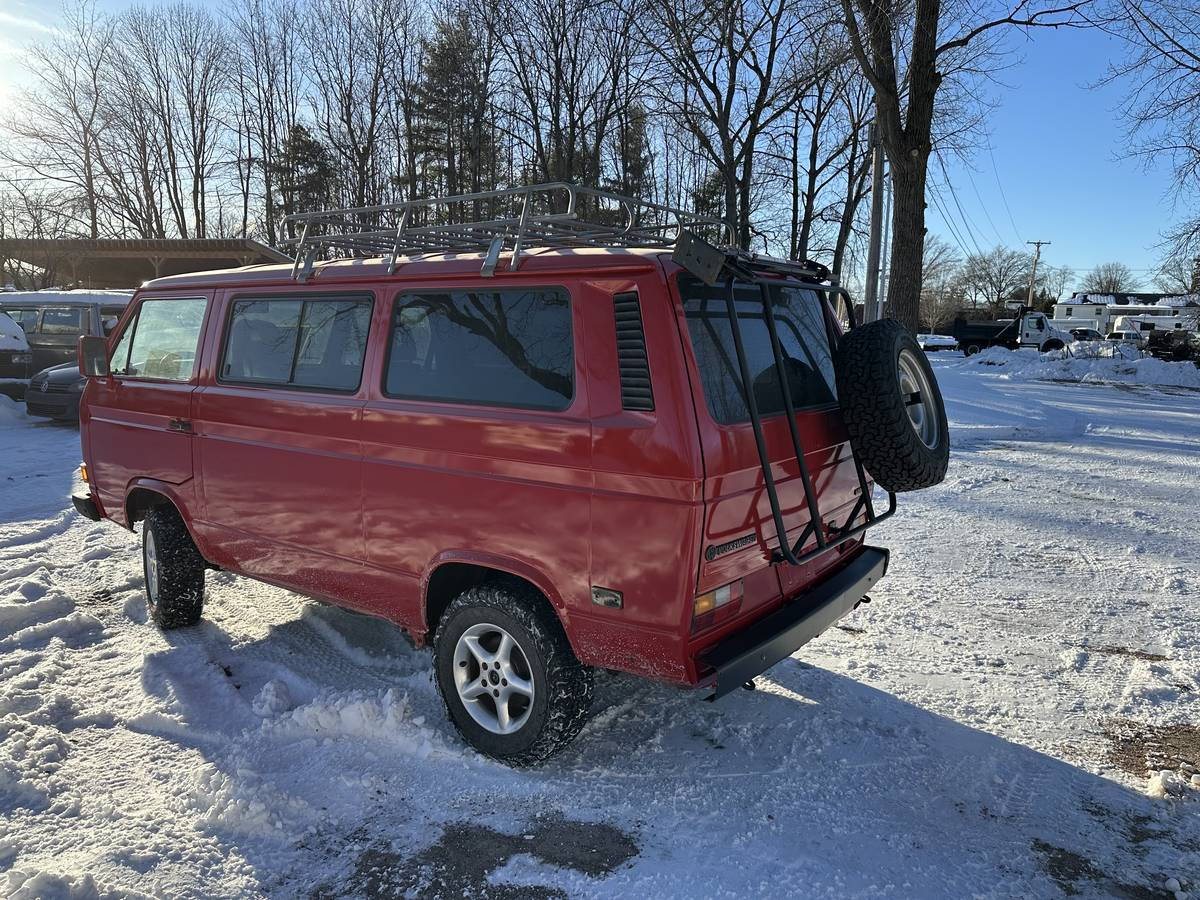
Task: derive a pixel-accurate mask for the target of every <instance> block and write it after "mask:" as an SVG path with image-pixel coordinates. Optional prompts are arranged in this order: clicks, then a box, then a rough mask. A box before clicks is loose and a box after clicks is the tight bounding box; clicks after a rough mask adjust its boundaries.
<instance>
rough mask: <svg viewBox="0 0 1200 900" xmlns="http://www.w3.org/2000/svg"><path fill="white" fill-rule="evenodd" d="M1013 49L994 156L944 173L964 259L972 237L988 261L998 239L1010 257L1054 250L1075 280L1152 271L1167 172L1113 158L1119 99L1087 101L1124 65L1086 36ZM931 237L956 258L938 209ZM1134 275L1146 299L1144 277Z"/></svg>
mask: <svg viewBox="0 0 1200 900" xmlns="http://www.w3.org/2000/svg"><path fill="white" fill-rule="evenodd" d="M1016 47H1017V55H1016V56H1015V57H1014V64H1013V66H1012V67H1011V68H1010V69H1008V70H1007V71H1005V72H1003V73H1001V75H1000V78H1001V79H1002V80H1003V82H1004V84H1003V86H997V87H996V88H995V89H994V91H993V93H994V94H995V99H996V101H997V103H998V105H997V107H996V109H995V111H994V112H993V114H992V115H991V116H989V120H988V132H989V139H990V141H991V149H992V154H990V155H989V153H988V152H987V150H986V149H984V150H982V151H981V152H978V153H976V154H975V155H974V157H973V158H972V160H971V161H970V163H966V164H964V163H959V162H955V161H950V162H949V165H948V169H949V174H950V182H951V184H952V185H953V186H954V190H955V194H956V196H957V197H958V200H959V202H960V203H961V205H962V208H963V212H964V213H965V215H966V219H967V226H969V229H968V227H964V225H963V224H962V222H961V217H960V216H959V213H958V209H957V208H956V207H955V206H954V204H953V202H952V201H951V199H950V198H949V197H948V196H947V197H943V201H944V205H945V206H946V208H947V214H948V217H949V218H950V219H951V224H952V225H953V230H954V231H956V232H957V234H958V237H959V238H961V240H962V242H963V243H964V244H966V247H967V249H968V250H971V251H973V250H974V243H973V242H972V241H971V238H970V235H969V233H968V231H969V232H970V233H973V234H974V238H975V242H977V243H978V244H979V245H981V246H982V247H983V248H984V249H985V250H986V249H989V248H990V247H993V246H995V245H996V244H997V243H999V242H1001V239H1003V242H1004V243H1006V244H1009V245H1011V246H1015V245H1017V240H1018V237H1019V238H1020V240H1021V241H1026V240H1049V241H1052V242H1053V243H1052V245H1051V246H1049V247H1045V248H1043V251H1042V253H1043V259H1045V260H1046V261H1048V262H1050V263H1052V264H1054V265H1059V266H1070V267H1073V268H1074V269H1076V270H1077V272H1078V274H1079V275H1080V276H1082V275H1084V274H1086V272H1087V270H1088V269H1090V268H1092V267H1093V266H1095V265H1097V264H1098V263H1102V262H1108V261H1110V260H1117V261H1120V262H1123V263H1125V264H1126V265H1127V266H1129V267H1130V268H1133V269H1135V270H1139V269H1140V270H1146V269H1152V268H1153V267H1154V266H1155V264H1156V262H1157V261H1158V256H1159V254H1158V252H1157V250H1156V248H1155V245H1156V244H1157V242H1158V240H1159V235H1160V234H1161V232H1162V230H1163V229H1164V228H1165V227H1167V226H1168V225H1170V223H1171V222H1172V221H1173V220H1174V219H1175V218H1176V217H1177V213H1176V211H1175V209H1174V208H1173V204H1172V202H1171V198H1170V196H1169V187H1170V171H1169V169H1168V167H1167V166H1165V165H1163V166H1153V167H1151V168H1150V169H1149V170H1147V169H1146V168H1145V167H1144V164H1143V161H1141V160H1134V159H1128V158H1121V157H1122V153H1123V150H1124V148H1125V146H1126V144H1127V139H1126V135H1125V129H1124V126H1123V125H1122V123H1121V122H1120V120H1119V117H1118V115H1117V108H1118V106H1119V105H1120V102H1121V99H1122V97H1123V93H1124V91H1123V88H1122V87H1121V86H1118V85H1111V86H1106V87H1104V88H1100V89H1096V90H1089V89H1088V88H1089V85H1092V84H1094V83H1095V82H1096V81H1097V80H1098V79H1100V78H1101V77H1102V76H1103V75H1104V73H1105V70H1106V67H1107V65H1108V62H1109V60H1112V59H1117V58H1120V54H1121V53H1122V48H1121V45H1120V43H1119V42H1118V41H1116V40H1115V39H1113V38H1110V37H1108V36H1106V35H1104V34H1102V33H1100V32H1098V31H1095V30H1091V29H1088V30H1077V29H1058V30H1049V29H1043V30H1038V31H1035V32H1032V33H1031V34H1030V37H1029V39H1024V38H1020V39H1018V43H1017V44H1016ZM992 157H994V159H995V169H993V166H992ZM997 173H999V179H997ZM939 175H940V173H939ZM998 183H999V184H1002V185H1003V192H1002V191H1001V189H1000V187H998ZM976 191H978V195H977V194H976ZM1006 200H1007V204H1008V209H1011V211H1012V221H1011V222H1010V219H1009V215H1008V212H1007V211H1006V208H1005V201H1006ZM989 216H990V221H989ZM1013 222H1015V228H1014V225H1013ZM928 225H929V230H930V231H931V232H934V233H936V234H940V235H942V236H943V237H945V238H946V239H947V240H948V241H950V242H951V243H952V244H955V245H956V246H957V244H958V241H957V240H956V238H955V235H954V233H953V232H952V230H951V229H950V228H949V227H947V225H946V223H945V217H944V216H943V215H942V213H941V212H940V211H939V209H938V207H937V205H936V204H934V203H930V207H929V216H928ZM993 226H994V227H993ZM1014 231H1015V232H1016V233H1014ZM997 232H998V235H997ZM1030 249H1032V248H1030ZM1135 274H1137V275H1139V276H1142V277H1144V278H1145V280H1146V285H1145V286H1146V287H1148V288H1149V287H1150V285H1149V277H1150V276H1151V275H1152V272H1149V271H1138V272H1136V273H1135Z"/></svg>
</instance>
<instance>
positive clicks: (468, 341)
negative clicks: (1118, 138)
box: [384, 288, 575, 410]
mask: <svg viewBox="0 0 1200 900" xmlns="http://www.w3.org/2000/svg"><path fill="white" fill-rule="evenodd" d="M573 341H574V339H573V337H572V332H571V304H570V299H569V297H568V295H567V293H566V292H565V291H562V290H554V289H547V288H539V289H535V290H502V291H449V292H446V293H427V294H405V295H402V296H400V297H398V298H397V299H396V314H395V318H394V320H393V323H392V340H391V345H390V347H389V350H388V363H387V372H386V375H385V382H384V393H386V394H387V395H388V396H390V397H406V398H409V399H415V400H440V401H446V402H450V403H475V404H483V405H487V406H508V407H515V408H518V409H552V410H555V409H566V408H567V407H568V406H569V405H570V403H571V399H572V398H573V397H574V395H575V381H574V373H575V353H574V343H573Z"/></svg>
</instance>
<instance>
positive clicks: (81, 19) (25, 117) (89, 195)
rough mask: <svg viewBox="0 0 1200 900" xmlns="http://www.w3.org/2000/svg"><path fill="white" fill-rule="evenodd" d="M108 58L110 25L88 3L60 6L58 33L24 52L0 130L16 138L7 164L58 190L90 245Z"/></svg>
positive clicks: (96, 228) (97, 208) (95, 226)
mask: <svg viewBox="0 0 1200 900" xmlns="http://www.w3.org/2000/svg"><path fill="white" fill-rule="evenodd" d="M115 53H116V49H115V42H114V38H113V23H112V21H111V20H110V19H108V18H107V17H105V16H103V15H101V14H100V13H99V12H98V11H97V9H96V6H95V4H94V3H93V2H90V0H85V2H81V3H80V4H79V5H78V6H68V7H66V8H65V10H64V18H63V22H62V25H61V26H60V27H59V29H58V30H57V31H56V32H55V33H54V34H53V35H52V36H50V37H49V38H47V39H46V40H45V41H43V42H41V43H37V44H34V45H33V46H32V47H31V48H30V49H29V58H30V60H31V65H30V66H29V67H28V68H29V73H30V76H31V78H32V84H31V87H30V88H29V89H28V90H27V91H24V92H23V93H21V94H20V95H19V96H18V100H17V115H16V116H15V117H13V118H12V119H11V120H10V121H9V122H8V123H7V126H8V130H9V132H10V133H11V134H12V135H13V136H14V137H15V138H16V141H15V145H14V146H13V147H11V148H10V150H9V152H8V153H7V154H6V155H7V157H8V159H9V160H10V161H11V162H13V163H16V164H17V165H19V166H21V167H22V168H23V169H25V170H27V171H29V172H31V173H33V174H35V175H37V176H38V177H40V178H44V179H46V181H47V182H50V183H52V184H56V185H58V186H59V187H61V188H66V189H67V198H68V200H69V202H70V203H71V204H72V205H74V204H78V206H79V207H80V208H81V211H82V217H83V221H84V224H85V229H86V232H87V234H88V235H89V236H90V237H93V238H95V237H99V236H100V227H101V222H100V214H101V197H100V193H101V179H102V177H103V172H102V170H101V167H100V161H99V158H98V157H99V154H100V141H101V135H102V132H103V130H104V125H105V122H104V115H103V84H104V77H105V71H106V69H107V68H108V66H109V65H111V64H112V61H113V59H114V56H115Z"/></svg>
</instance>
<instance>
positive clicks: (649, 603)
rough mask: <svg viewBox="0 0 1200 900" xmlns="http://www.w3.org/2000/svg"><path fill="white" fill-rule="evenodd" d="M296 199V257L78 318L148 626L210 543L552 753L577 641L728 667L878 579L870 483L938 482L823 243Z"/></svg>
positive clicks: (211, 551) (637, 220)
mask: <svg viewBox="0 0 1200 900" xmlns="http://www.w3.org/2000/svg"><path fill="white" fill-rule="evenodd" d="M564 198H565V199H564ZM581 198H582V199H581ZM462 202H466V203H471V204H474V205H475V207H478V205H479V204H480V203H481V202H486V203H487V204H490V209H491V210H492V218H490V219H486V220H476V221H472V222H470V223H467V224H460V225H454V224H447V223H448V222H451V223H452V222H454V221H455V219H454V217H453V216H452V215H451V214H449V213H447V212H446V211H447V210H452V209H454V208H455V207H454V206H453V204H454V203H462ZM556 202H558V203H559V204H560V205H559V207H558V208H555V207H554V206H553V204H554V203H556ZM506 203H507V204H510V205H509V206H508V207H505V206H504V204H506ZM605 203H607V204H609V206H610V207H615V208H616V209H617V211H618V212H621V213H623V214H624V216H625V217H624V218H623V219H622V218H620V217H619V216H614V215H613V214H611V213H608V214H602V213H603V208H602V206H603V204H605ZM564 206H565V209H564V208H563V207H564ZM585 206H586V208H585ZM505 209H510V210H512V211H511V214H507V213H506V212H505ZM589 210H590V211H591V212H592V214H593V215H592V219H591V220H589V219H588V218H587V216H586V215H585V213H587V212H588V211H589ZM649 219H653V220H654V222H655V224H646V220H649ZM367 221H369V222H370V224H363V223H364V222H367ZM381 221H382V224H380V223H381ZM614 221H615V224H614ZM663 221H665V222H666V224H665V225H663V224H657V223H661V222H663ZM351 222H352V223H353V227H351V226H350V225H348V224H347V223H351ZM292 224H294V225H296V226H297V227H298V228H301V229H303V234H302V236H301V237H300V238H298V239H297V244H298V247H297V257H296V258H297V262H296V264H295V265H294V266H291V267H289V266H286V265H283V266H279V265H268V266H255V267H248V268H243V269H236V270H228V271H219V272H206V273H201V274H194V275H181V276H173V277H168V278H160V279H157V280H155V281H152V282H150V283H148V284H146V285H145V286H144V287H143V288H142V289H141V290H140V291H138V293H137V295H136V297H135V298H134V300H133V302H131V303H130V306H129V309H128V311H127V313H126V314H125V315H124V316H123V318H122V321H121V323H120V325H119V327H118V328H117V329H116V331H115V333H114V334H113V335H112V336H111V337H110V338H109V339H108V340H107V342H105V340H104V339H103V338H85V339H83V340H82V341H81V345H80V360H81V367H82V369H83V371H84V373H85V374H87V375H89V376H90V377H89V380H88V385H87V387H86V390H85V392H84V396H83V402H82V404H81V410H80V412H81V423H82V432H81V433H82V443H83V455H84V461H85V473H86V480H87V483H88V487H89V492H88V493H87V494H86V495H82V496H76V497H75V498H74V502H75V505H76V507H77V508H78V509H79V510H80V512H82V513H83V514H84V515H87V516H89V517H91V518H96V519H98V518H101V517H104V518H108V519H111V520H112V521H114V522H116V523H117V524H119V525H122V526H124V527H126V528H133V527H134V526H135V524H136V523H138V522H141V523H142V539H143V548H144V550H143V557H144V566H145V577H146V593H147V598H148V605H149V609H150V612H151V616H152V619H153V621H154V622H156V623H157V624H158V625H159V626H161V627H163V628H174V627H179V626H187V625H192V624H194V623H196V622H197V621H198V620H199V618H200V616H201V612H202V607H203V597H204V580H205V570H206V569H208V568H214V569H216V568H219V569H224V570H227V571H230V572H235V573H238V574H240V575H244V576H247V577H250V578H254V579H258V580H261V581H264V582H268V583H271V584H275V585H279V586H281V587H284V588H287V589H290V590H293V591H297V592H300V593H302V594H305V595H309V596H313V597H317V598H322V599H324V600H327V601H330V602H333V603H337V604H340V605H343V606H346V607H350V608H353V609H356V610H361V611H364V612H367V613H373V614H376V615H378V616H381V617H383V618H386V619H388V620H390V621H391V622H394V623H396V624H397V625H398V626H400V627H401V628H403V629H404V630H405V631H406V632H408V633H409V634H410V635H411V636H412V638H413V640H414V641H415V642H416V643H417V644H418V645H420V644H425V643H431V644H432V646H433V652H434V656H435V672H436V680H437V683H438V685H439V688H440V690H441V693H442V695H443V698H444V699H445V702H446V706H447V710H448V712H449V716H450V719H451V721H453V723H454V724H455V726H456V727H457V728H458V730H459V731H460V732H461V734H462V736H463V737H464V738H465V739H466V740H467V741H468V742H469V743H470V744H472V745H473V746H474V747H476V748H478V749H479V750H480V751H482V752H484V753H487V754H490V755H492V756H495V757H497V758H500V759H503V760H506V761H508V762H511V763H514V764H528V763H532V762H536V761H538V760H541V759H543V758H545V757H546V756H548V755H549V754H551V753H552V752H554V751H555V750H557V749H559V748H560V747H562V746H563V745H564V744H565V743H566V742H568V741H569V740H570V739H571V738H573V737H574V736H575V734H576V733H577V732H578V730H579V729H580V728H581V726H582V724H583V722H584V720H585V717H586V715H587V712H588V707H589V705H590V701H591V695H592V671H593V669H595V668H597V667H600V668H606V669H615V670H620V671H624V672H631V673H635V674H638V675H643V676H646V677H649V678H656V679H662V680H666V681H670V682H675V683H678V684H681V685H698V686H704V687H707V688H710V689H711V692H710V696H721V695H723V694H725V693H727V692H728V691H730V690H732V689H735V688H737V687H739V686H741V685H743V684H745V683H746V682H747V681H748V680H750V679H752V678H753V677H754V676H755V675H758V674H759V673H761V672H763V671H765V670H766V669H768V668H769V667H770V666H772V665H773V664H774V663H776V662H778V661H779V660H781V659H783V658H785V657H787V656H789V655H790V654H791V653H793V652H794V651H795V650H796V649H797V648H799V647H800V646H801V645H803V644H804V643H805V642H806V641H808V640H810V639H811V638H813V637H814V636H816V635H817V634H819V633H820V632H821V631H822V630H824V629H825V628H827V627H829V626H830V625H831V624H832V623H833V622H835V621H836V620H837V619H838V618H839V617H840V616H842V615H843V614H845V613H846V612H848V611H849V610H851V609H853V608H854V606H855V605H857V604H858V603H859V602H860V601H861V600H862V599H863V598H864V595H865V594H866V593H867V591H868V590H869V589H870V588H871V586H872V585H873V584H875V583H876V582H877V581H878V580H879V579H880V578H881V577H882V576H883V574H884V572H885V570H886V567H887V560H888V554H887V551H886V550H883V549H880V548H877V547H871V546H867V545H866V544H865V543H864V540H863V533H864V531H865V530H866V529H867V528H868V527H870V526H871V525H873V524H874V523H875V522H877V521H879V520H881V519H882V518H884V517H886V516H887V515H890V514H891V512H892V510H894V508H895V494H894V493H891V492H894V491H900V490H911V489H915V488H920V487H925V486H928V485H931V484H934V483H936V482H938V481H940V480H941V479H942V477H943V476H944V473H945V470H946V463H947V459H948V445H949V436H948V432H947V426H946V417H945V413H944V410H943V407H942V401H941V397H940V394H939V393H938V389H937V384H936V381H935V380H934V377H933V374H932V372H931V371H930V369H929V366H928V363H927V362H926V361H925V357H924V354H923V353H921V351H920V349H919V348H918V347H917V344H916V342H915V341H914V339H913V337H912V336H911V335H910V334H908V332H907V331H905V330H904V329H903V328H901V327H900V326H899V325H898V324H896V323H894V322H889V321H884V322H875V323H871V324H869V325H864V326H860V327H855V328H852V329H851V330H849V331H845V326H846V324H849V323H848V318H849V316H848V313H847V312H846V311H847V310H848V308H849V305H848V302H847V299H848V298H846V297H845V295H844V292H841V291H840V290H838V289H837V288H836V287H834V286H832V285H830V284H829V283H828V282H827V281H826V280H825V278H826V277H827V273H825V272H824V271H823V270H822V269H821V268H820V267H819V266H816V265H814V264H811V263H804V262H800V263H797V262H787V261H781V260H774V259H769V258H765V257H759V256H755V255H752V254H748V253H745V252H740V251H735V250H730V249H724V248H721V247H719V246H715V245H714V243H710V242H709V241H707V240H705V239H703V238H702V237H701V236H700V232H701V230H702V229H705V228H719V227H720V223H716V222H714V221H713V220H706V219H701V218H700V217H695V216H688V214H686V213H683V212H681V211H677V210H666V211H664V210H663V208H661V207H656V206H653V205H651V204H639V203H638V201H634V200H631V199H629V198H614V197H613V196H612V195H602V194H599V193H598V192H592V191H586V190H585V189H583V188H576V187H572V186H570V185H561V184H559V185H542V186H535V187H531V188H521V189H518V190H515V191H509V192H495V193H492V194H487V195H474V196H471V197H467V198H450V199H449V200H445V199H443V200H436V201H435V200H429V201H418V202H416V203H412V204H401V205H399V206H396V207H388V208H383V209H378V208H377V209H373V210H339V211H335V212H332V213H319V214H316V213H314V214H308V215H304V216H299V217H294V222H293V223H292ZM338 252H340V253H343V254H353V255H351V256H349V257H345V258H334V259H328V260H325V261H317V259H316V256H317V255H318V254H321V255H329V254H331V253H338ZM873 482H878V484H879V486H880V487H881V488H883V489H886V492H887V493H886V495H884V494H880V495H879V496H878V497H876V496H875V495H874V493H873Z"/></svg>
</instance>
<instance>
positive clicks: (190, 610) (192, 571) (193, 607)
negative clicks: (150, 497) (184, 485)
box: [142, 505, 204, 629]
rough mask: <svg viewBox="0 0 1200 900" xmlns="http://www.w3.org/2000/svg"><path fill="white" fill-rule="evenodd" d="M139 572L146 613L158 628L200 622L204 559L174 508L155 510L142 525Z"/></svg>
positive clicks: (148, 514) (152, 510) (202, 603)
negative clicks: (142, 581) (143, 577)
mask: <svg viewBox="0 0 1200 900" xmlns="http://www.w3.org/2000/svg"><path fill="white" fill-rule="evenodd" d="M142 571H143V573H144V574H145V576H146V609H147V612H148V613H149V614H150V619H151V621H153V622H154V624H156V625H158V627H159V628H164V629H170V628H182V627H184V626H186V625H195V624H196V623H197V622H199V621H200V612H201V609H202V608H203V606H204V559H203V557H201V556H200V551H199V550H197V549H196V545H195V543H194V542H193V541H192V536H191V535H190V534H189V533H188V530H187V526H186V525H184V523H183V519H182V518H180V515H179V513H178V512H177V511H176V510H175V508H174V507H173V506H166V505H162V506H156V507H154V508H153V509H151V510H150V511H149V512H148V513H146V520H145V521H144V522H143V523H142Z"/></svg>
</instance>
